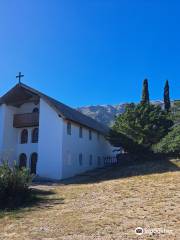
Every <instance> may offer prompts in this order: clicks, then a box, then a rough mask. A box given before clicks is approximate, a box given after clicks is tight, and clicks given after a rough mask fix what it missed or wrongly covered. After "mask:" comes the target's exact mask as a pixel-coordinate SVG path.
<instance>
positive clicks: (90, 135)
mask: <svg viewBox="0 0 180 240" xmlns="http://www.w3.org/2000/svg"><path fill="white" fill-rule="evenodd" d="M89 140H92V130H91V129H89Z"/></svg>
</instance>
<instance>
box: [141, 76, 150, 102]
mask: <svg viewBox="0 0 180 240" xmlns="http://www.w3.org/2000/svg"><path fill="white" fill-rule="evenodd" d="M141 103H143V104H148V103H149V90H148V80H147V79H144V81H143V91H142V99H141Z"/></svg>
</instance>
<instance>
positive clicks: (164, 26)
mask: <svg viewBox="0 0 180 240" xmlns="http://www.w3.org/2000/svg"><path fill="white" fill-rule="evenodd" d="M179 11H180V1H173V0H171V1H170V0H169V1H167V0H136V1H135V0H123V1H121V0H29V1H25V0H16V1H13V0H0V69H1V73H0V74H1V77H0V95H2V94H3V93H5V92H6V91H7V90H8V89H10V88H11V87H12V86H13V85H15V84H16V83H17V80H16V78H15V76H16V74H17V73H18V72H19V71H22V72H23V74H24V75H25V77H24V79H23V82H24V83H25V84H27V85H30V86H32V87H35V88H37V89H38V90H41V91H43V92H45V93H46V94H48V95H50V96H52V97H55V98H57V99H59V100H60V101H62V102H64V103H66V104H69V105H71V106H74V107H76V106H84V105H90V104H116V103H120V102H132V101H135V102H137V101H139V100H140V96H141V89H142V81H143V79H144V78H148V79H149V90H150V98H151V99H153V100H154V99H162V95H163V88H164V82H165V80H166V79H169V82H170V90H171V98H172V99H179V98H180V94H179V93H180V14H179Z"/></svg>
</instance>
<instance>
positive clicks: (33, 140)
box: [32, 128, 39, 143]
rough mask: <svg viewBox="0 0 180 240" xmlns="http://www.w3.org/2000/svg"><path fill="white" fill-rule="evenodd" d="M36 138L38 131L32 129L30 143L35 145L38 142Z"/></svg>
mask: <svg viewBox="0 0 180 240" xmlns="http://www.w3.org/2000/svg"><path fill="white" fill-rule="evenodd" d="M38 137H39V129H38V128H34V129H33V130H32V143H37V142H38Z"/></svg>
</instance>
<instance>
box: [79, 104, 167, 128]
mask: <svg viewBox="0 0 180 240" xmlns="http://www.w3.org/2000/svg"><path fill="white" fill-rule="evenodd" d="M152 103H153V104H155V105H159V106H161V107H163V105H164V103H163V101H160V100H156V101H152ZM127 104H128V103H120V104H116V105H109V104H108V105H94V106H93V105H91V106H85V107H79V108H77V110H78V111H80V112H81V113H83V114H85V115H87V116H89V117H91V118H93V119H95V120H97V121H98V122H101V123H103V124H105V125H107V126H111V125H112V124H113V122H114V120H115V117H116V116H118V115H119V114H122V113H123V112H124V110H125V107H126V106H127Z"/></svg>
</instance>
